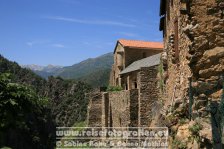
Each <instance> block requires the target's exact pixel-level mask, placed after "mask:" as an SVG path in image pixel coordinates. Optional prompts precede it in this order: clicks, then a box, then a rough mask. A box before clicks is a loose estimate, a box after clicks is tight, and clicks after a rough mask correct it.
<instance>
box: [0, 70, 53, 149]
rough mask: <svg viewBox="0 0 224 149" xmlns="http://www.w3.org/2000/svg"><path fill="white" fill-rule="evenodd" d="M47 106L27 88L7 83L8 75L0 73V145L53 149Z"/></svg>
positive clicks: (51, 125)
mask: <svg viewBox="0 0 224 149" xmlns="http://www.w3.org/2000/svg"><path fill="white" fill-rule="evenodd" d="M47 104H48V100H47V99H42V98H40V97H39V96H38V95H37V94H36V93H35V91H33V90H32V89H30V88H29V87H27V86H24V85H20V84H17V83H13V82H11V80H10V75H9V74H4V73H3V74H0V119H1V123H0V145H1V146H9V147H12V148H31V147H32V148H43V146H45V147H47V148H53V146H54V141H53V140H54V133H55V131H54V122H53V121H52V118H51V115H50V113H51V112H50V110H49V109H48V108H47ZM18 142H19V143H18ZM33 145H34V146H35V147H33Z"/></svg>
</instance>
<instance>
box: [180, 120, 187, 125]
mask: <svg viewBox="0 0 224 149" xmlns="http://www.w3.org/2000/svg"><path fill="white" fill-rule="evenodd" d="M186 121H187V119H186V118H181V119H180V120H179V124H180V125H183V124H186Z"/></svg>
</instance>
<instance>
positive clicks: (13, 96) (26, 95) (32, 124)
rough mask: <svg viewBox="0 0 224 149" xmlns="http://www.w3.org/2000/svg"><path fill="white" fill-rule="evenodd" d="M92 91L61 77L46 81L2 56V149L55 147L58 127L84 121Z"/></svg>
mask: <svg viewBox="0 0 224 149" xmlns="http://www.w3.org/2000/svg"><path fill="white" fill-rule="evenodd" d="M90 90H91V87H90V86H89V85H87V84H86V83H83V82H77V81H74V80H63V79H62V78H60V77H57V78H55V77H49V79H48V80H47V81H46V80H45V79H43V78H41V77H39V76H38V75H36V74H35V73H33V72H32V71H31V70H28V69H24V68H21V67H20V66H19V65H18V64H17V63H16V62H10V61H8V60H7V59H5V58H4V57H2V56H0V118H1V122H0V140H1V141H0V147H3V146H9V147H12V148H15V149H17V148H18V149H20V148H24V149H29V148H38V149H42V148H49V149H50V148H53V146H54V139H55V138H54V134H55V127H56V126H73V125H74V123H76V122H79V121H84V120H85V118H86V110H87V103H88V101H87V100H86V99H85V93H87V92H88V91H90ZM31 146H32V147H31Z"/></svg>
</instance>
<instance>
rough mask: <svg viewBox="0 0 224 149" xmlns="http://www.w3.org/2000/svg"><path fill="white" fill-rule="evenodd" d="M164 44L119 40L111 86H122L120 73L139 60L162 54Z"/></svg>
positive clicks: (115, 51) (115, 52)
mask: <svg viewBox="0 0 224 149" xmlns="http://www.w3.org/2000/svg"><path fill="white" fill-rule="evenodd" d="M162 50H163V44H162V43H160V42H147V41H138V40H124V39H121V40H118V41H117V44H116V47H115V49H114V65H113V66H112V71H111V75H110V85H111V86H122V85H123V84H122V80H121V79H122V78H121V76H120V73H121V72H122V71H123V70H124V69H125V68H126V67H128V66H129V65H130V64H132V63H133V62H135V61H137V60H141V59H143V58H147V57H149V56H152V55H155V54H158V53H161V52H162Z"/></svg>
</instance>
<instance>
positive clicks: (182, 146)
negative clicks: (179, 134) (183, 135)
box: [172, 139, 187, 149]
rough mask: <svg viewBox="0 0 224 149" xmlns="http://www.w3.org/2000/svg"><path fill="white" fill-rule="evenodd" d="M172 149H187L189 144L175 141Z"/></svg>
mask: <svg viewBox="0 0 224 149" xmlns="http://www.w3.org/2000/svg"><path fill="white" fill-rule="evenodd" d="M172 148H173V149H187V144H186V143H184V142H182V141H180V140H177V139H174V140H173V142H172Z"/></svg>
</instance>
